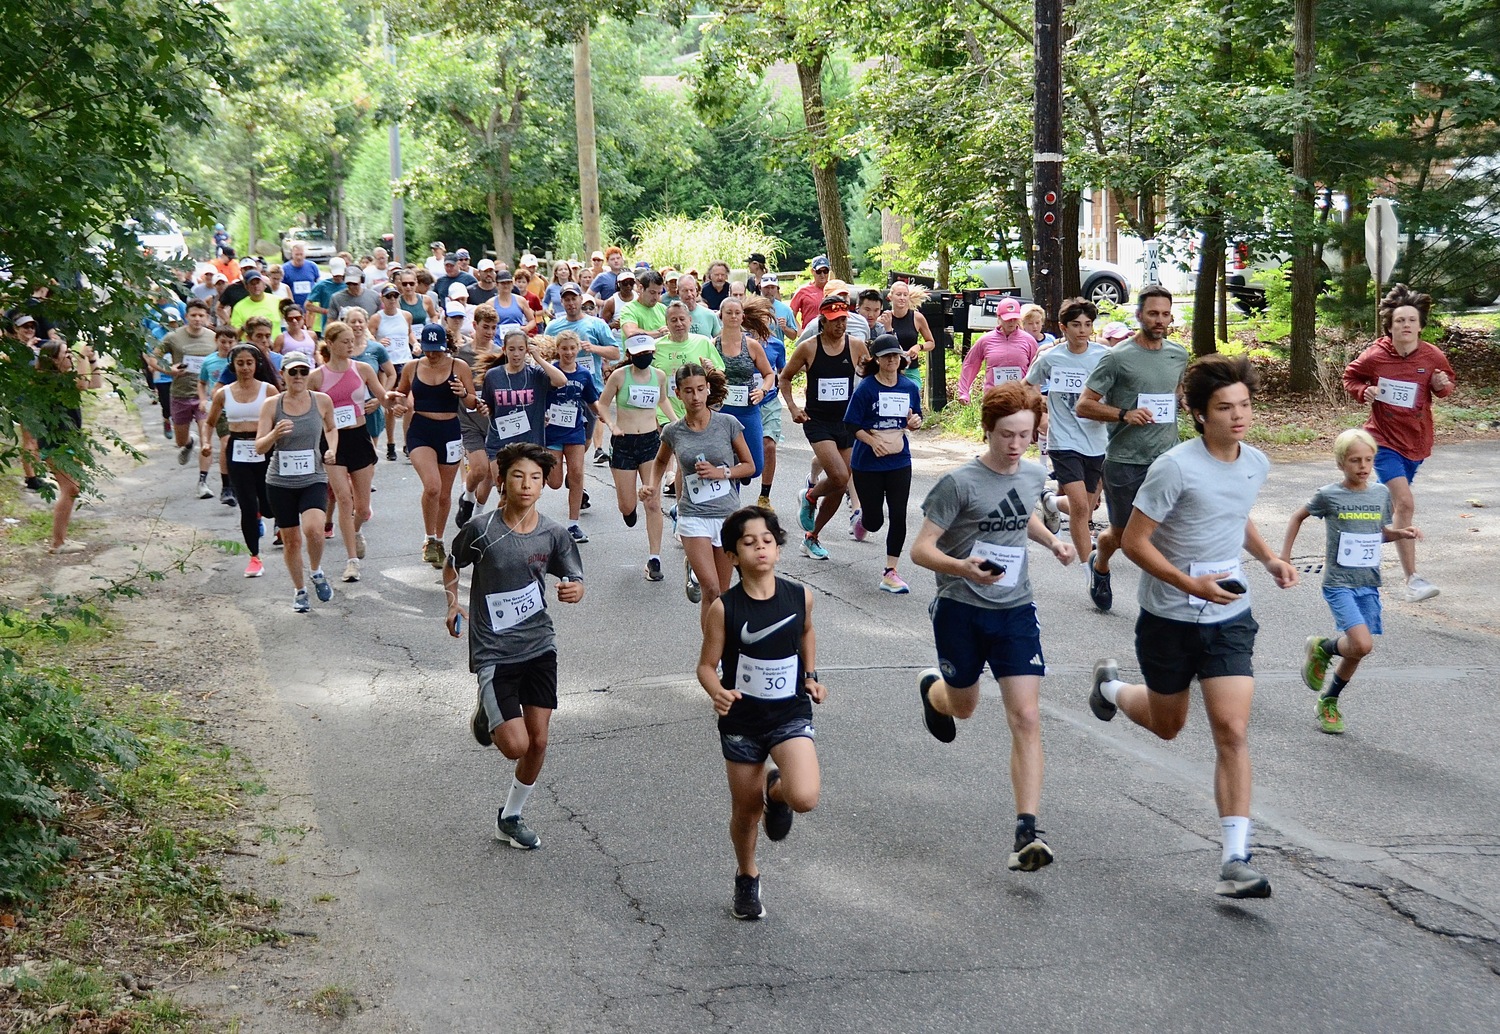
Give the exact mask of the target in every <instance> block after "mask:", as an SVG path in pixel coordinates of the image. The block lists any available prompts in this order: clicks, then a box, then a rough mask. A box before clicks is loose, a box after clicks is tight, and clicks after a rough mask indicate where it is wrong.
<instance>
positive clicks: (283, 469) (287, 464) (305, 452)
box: [276, 449, 314, 477]
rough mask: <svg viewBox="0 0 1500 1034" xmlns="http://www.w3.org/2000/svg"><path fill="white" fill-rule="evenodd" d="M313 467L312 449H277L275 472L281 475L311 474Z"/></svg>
mask: <svg viewBox="0 0 1500 1034" xmlns="http://www.w3.org/2000/svg"><path fill="white" fill-rule="evenodd" d="M313 469H314V462H313V451H312V450H311V449H291V450H289V451H287V452H281V451H277V453H276V473H278V474H280V475H281V476H282V477H295V476H297V475H298V474H311V473H312V472H313Z"/></svg>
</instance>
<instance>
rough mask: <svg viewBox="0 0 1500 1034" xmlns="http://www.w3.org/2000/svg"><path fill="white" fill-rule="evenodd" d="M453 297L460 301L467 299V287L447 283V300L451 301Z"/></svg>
mask: <svg viewBox="0 0 1500 1034" xmlns="http://www.w3.org/2000/svg"><path fill="white" fill-rule="evenodd" d="M455 298H457V299H458V300H459V301H461V302H466V301H468V300H469V289H468V288H467V287H465V286H464V285H463V284H449V285H448V300H449V301H450V302H451V301H453V300H454V299H455Z"/></svg>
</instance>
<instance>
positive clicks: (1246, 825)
mask: <svg viewBox="0 0 1500 1034" xmlns="http://www.w3.org/2000/svg"><path fill="white" fill-rule="evenodd" d="M1219 825H1220V826H1222V827H1223V829H1224V853H1223V855H1222V856H1221V857H1220V859H1219V864H1221V865H1222V864H1223V863H1224V862H1227V861H1229V860H1231V859H1233V858H1249V857H1250V846H1249V845H1250V820H1249V819H1248V818H1246V817H1245V816H1243V815H1225V816H1224V817H1222V818H1220V819H1219Z"/></svg>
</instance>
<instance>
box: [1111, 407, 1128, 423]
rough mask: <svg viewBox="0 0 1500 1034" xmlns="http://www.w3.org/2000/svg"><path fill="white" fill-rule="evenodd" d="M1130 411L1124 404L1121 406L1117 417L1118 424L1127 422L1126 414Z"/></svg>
mask: <svg viewBox="0 0 1500 1034" xmlns="http://www.w3.org/2000/svg"><path fill="white" fill-rule="evenodd" d="M1128 412H1130V410H1128V409H1126V408H1125V407H1124V406H1121V407H1120V415H1119V416H1117V417H1115V423H1118V424H1123V423H1125V422H1126V421H1125V414H1126V413H1128Z"/></svg>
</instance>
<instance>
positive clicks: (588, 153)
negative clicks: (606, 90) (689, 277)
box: [573, 25, 604, 252]
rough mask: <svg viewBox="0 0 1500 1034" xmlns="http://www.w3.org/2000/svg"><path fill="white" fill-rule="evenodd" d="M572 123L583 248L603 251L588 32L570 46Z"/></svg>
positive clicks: (584, 29) (586, 30) (579, 36)
mask: <svg viewBox="0 0 1500 1034" xmlns="http://www.w3.org/2000/svg"><path fill="white" fill-rule="evenodd" d="M573 116H574V117H573V121H574V124H575V125H576V126H577V129H578V212H579V216H580V218H581V219H582V220H583V247H584V250H585V251H586V252H594V251H597V250H598V249H600V248H603V247H604V244H603V236H602V230H601V228H600V217H599V149H598V138H597V136H596V134H595V128H594V79H593V76H592V75H591V73H590V58H589V30H588V26H587V25H585V26H584V27H583V29H582V30H580V31H579V33H578V39H576V40H575V41H574V42H573Z"/></svg>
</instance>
